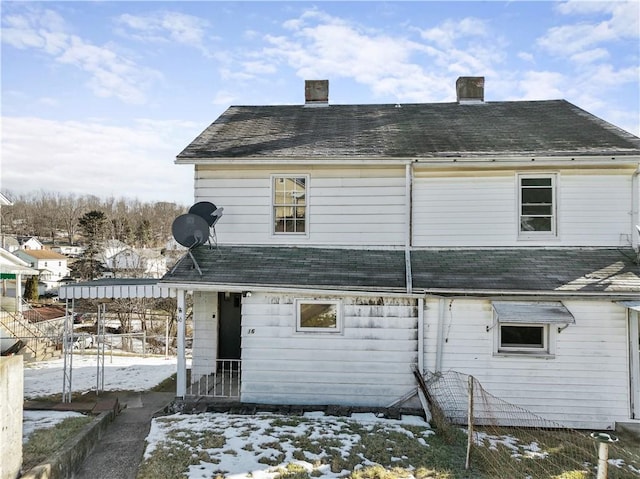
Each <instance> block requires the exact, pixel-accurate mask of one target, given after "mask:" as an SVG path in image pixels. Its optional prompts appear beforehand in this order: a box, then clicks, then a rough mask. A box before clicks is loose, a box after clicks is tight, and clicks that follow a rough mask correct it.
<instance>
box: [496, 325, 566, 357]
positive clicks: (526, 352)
mask: <svg viewBox="0 0 640 479" xmlns="http://www.w3.org/2000/svg"><path fill="white" fill-rule="evenodd" d="M494 321H495V322H494V324H495V327H494V328H493V355H494V356H519V357H526V358H544V359H554V358H555V355H556V331H557V328H555V327H553V326H555V325H554V324H551V323H510V322H507V321H498V320H497V318H494ZM502 326H515V327H522V326H529V327H540V328H543V330H542V331H543V334H542V337H543V347H541V348H535V347H531V348H527V347H508V346H507V347H502V346H501V344H500V328H501V327H502Z"/></svg>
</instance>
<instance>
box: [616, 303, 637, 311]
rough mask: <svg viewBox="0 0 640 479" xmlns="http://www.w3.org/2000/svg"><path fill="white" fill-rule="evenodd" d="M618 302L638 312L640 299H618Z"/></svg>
mask: <svg viewBox="0 0 640 479" xmlns="http://www.w3.org/2000/svg"><path fill="white" fill-rule="evenodd" d="M618 304H619V305H621V306H624V307H625V308H628V309H633V310H634V311H638V312H640V301H618Z"/></svg>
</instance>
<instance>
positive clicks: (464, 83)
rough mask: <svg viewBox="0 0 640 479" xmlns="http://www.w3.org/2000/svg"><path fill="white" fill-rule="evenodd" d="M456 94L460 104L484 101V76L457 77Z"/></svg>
mask: <svg viewBox="0 0 640 479" xmlns="http://www.w3.org/2000/svg"><path fill="white" fill-rule="evenodd" d="M456 96H457V99H458V103H460V104H473V103H484V77H459V78H458V79H457V80H456Z"/></svg>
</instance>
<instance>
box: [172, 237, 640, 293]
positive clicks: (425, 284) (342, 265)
mask: <svg viewBox="0 0 640 479" xmlns="http://www.w3.org/2000/svg"><path fill="white" fill-rule="evenodd" d="M191 252H192V254H193V259H194V260H195V262H194V261H192V260H191V258H190V257H189V256H188V255H185V256H184V257H183V258H182V259H181V261H180V262H179V263H178V265H177V266H176V267H174V269H173V270H172V271H170V272H169V273H167V274H166V275H165V276H164V277H163V278H162V280H161V283H184V284H188V285H190V284H209V285H226V286H228V285H236V286H238V287H247V288H249V287H265V288H269V287H273V288H294V289H296V288H299V289H321V290H322V289H326V290H329V289H335V290H346V291H370V292H392V291H393V292H406V290H407V287H406V280H405V278H406V269H405V254H404V251H401V250H372V249H341V248H312V247H284V246H277V247H269V246H218V247H216V248H209V247H208V246H199V247H197V248H194V249H193V250H192V251H191ZM198 268H199V269H198ZM411 270H412V278H413V285H412V289H413V292H414V293H421V292H424V291H426V292H428V291H431V292H438V291H442V292H443V293H444V292H447V291H449V292H455V291H458V292H464V291H469V292H471V291H476V292H477V291H486V292H488V293H490V292H492V291H496V292H497V291H514V292H518V291H522V292H525V291H526V292H536V291H538V292H552V291H555V292H566V293H568V294H571V293H573V292H586V293H630V294H631V295H640V268H639V266H638V264H636V253H635V252H634V251H633V250H631V249H628V250H621V249H599V248H556V249H545V248H502V249H455V250H414V251H412V252H411Z"/></svg>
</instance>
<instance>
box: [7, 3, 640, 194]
mask: <svg viewBox="0 0 640 479" xmlns="http://www.w3.org/2000/svg"><path fill="white" fill-rule="evenodd" d="M0 8H1V9H2V11H1V17H2V18H1V20H2V30H1V33H0V36H1V40H2V42H1V47H2V51H1V53H2V84H1V95H2V164H1V167H2V170H1V174H2V176H1V184H0V187H1V189H2V191H3V192H7V191H9V192H12V193H14V194H16V193H17V194H22V193H28V192H30V191H40V190H45V191H51V192H57V193H61V194H76V195H84V194H93V195H96V196H99V197H103V198H104V197H110V196H113V197H116V198H120V197H126V198H130V199H136V198H137V199H139V200H142V201H175V202H178V203H181V204H184V205H187V206H188V205H189V204H191V202H192V200H193V168H192V167H191V166H187V165H181V166H177V165H174V164H173V161H174V159H175V156H176V155H177V154H178V153H179V152H180V151H181V150H182V149H183V148H184V147H185V146H186V145H187V144H188V143H189V142H190V141H191V140H192V139H193V138H194V137H195V136H196V135H197V134H199V133H200V132H201V131H202V130H203V129H204V128H205V127H206V126H208V125H209V124H210V123H211V122H212V121H213V120H215V119H216V118H217V117H218V116H219V115H220V114H221V113H222V112H223V111H224V110H225V109H226V108H227V107H229V106H230V105H267V104H301V103H303V101H304V80H305V79H329V82H330V103H336V104H338V103H408V102H447V101H454V100H455V90H454V85H455V80H456V78H457V77H459V76H468V75H470V76H484V77H485V78H486V82H485V99H486V100H487V101H508V100H547V99H557V98H564V99H567V100H568V101H570V102H572V103H574V104H576V105H578V106H579V107H581V108H583V109H585V110H587V111H589V112H591V113H593V114H595V115H598V116H600V117H601V118H603V119H605V120H607V121H609V122H611V123H613V124H614V125H616V126H619V127H621V128H624V129H625V130H627V131H630V132H632V133H634V134H636V135H640V120H639V118H640V111H639V108H640V86H639V78H640V51H639V50H640V46H639V45H640V27H639V18H640V2H637V1H633V2H618V1H610V2H604V3H602V2H590V1H584V0H583V1H569V2H547V1H535V2H519V1H512V2H497V1H489V2H463V1H453V2H431V1H427V2H419V1H412V2H382V1H374V2H367V1H358V2H325V1H318V2H304V1H299V2H244V1H236V2H214V1H197V2H171V1H163V2H154V1H144V2H126V1H102V2H54V1H46V2H25V1H20V2H17V1H16V2H11V1H2V2H1V3H0Z"/></svg>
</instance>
